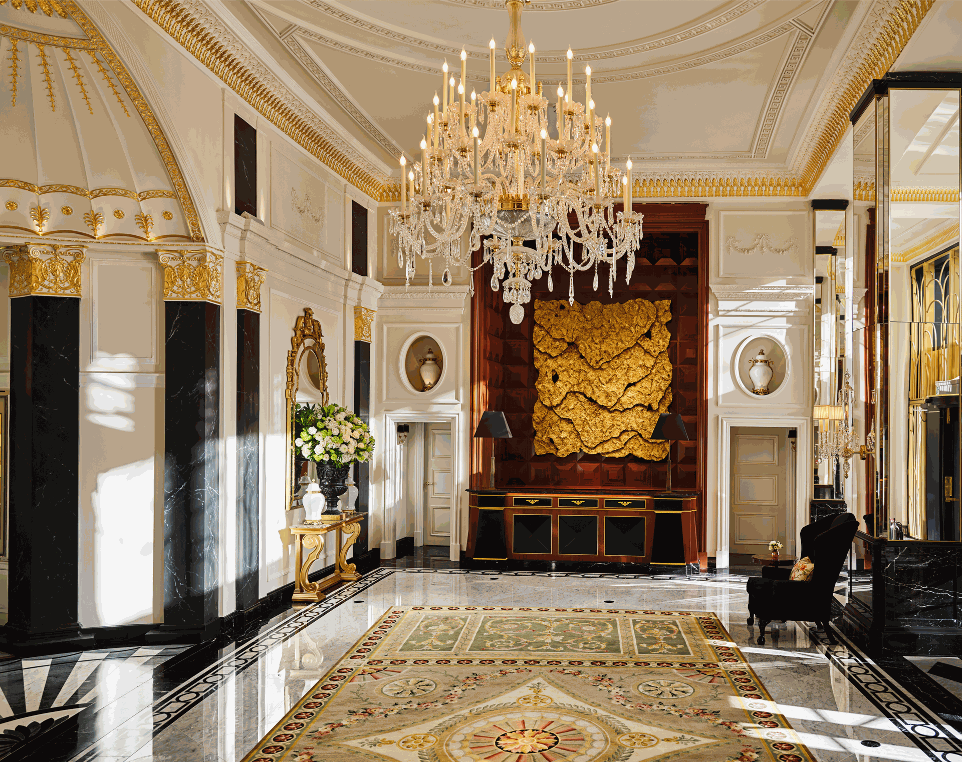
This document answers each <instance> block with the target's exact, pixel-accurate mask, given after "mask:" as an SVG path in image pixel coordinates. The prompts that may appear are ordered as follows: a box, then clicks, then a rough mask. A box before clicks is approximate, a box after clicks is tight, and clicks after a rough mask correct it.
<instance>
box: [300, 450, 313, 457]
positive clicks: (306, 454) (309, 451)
mask: <svg viewBox="0 0 962 762" xmlns="http://www.w3.org/2000/svg"><path fill="white" fill-rule="evenodd" d="M301 455H303V456H304V457H305V458H309V457H310V456H311V448H310V447H305V448H304V449H303V450H301Z"/></svg>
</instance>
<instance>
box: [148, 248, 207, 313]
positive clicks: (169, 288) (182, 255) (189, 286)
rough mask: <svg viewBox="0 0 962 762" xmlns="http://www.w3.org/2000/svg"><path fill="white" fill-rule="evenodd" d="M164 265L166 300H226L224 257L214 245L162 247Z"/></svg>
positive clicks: (161, 257)
mask: <svg viewBox="0 0 962 762" xmlns="http://www.w3.org/2000/svg"><path fill="white" fill-rule="evenodd" d="M157 255H158V257H159V258H160V264H161V265H163V267H164V301H166V302H211V303H213V304H221V303H222V301H223V296H224V294H223V287H222V284H223V274H224V258H223V257H222V256H221V255H220V254H218V253H217V252H214V251H211V250H210V249H199V250H193V251H158V252H157Z"/></svg>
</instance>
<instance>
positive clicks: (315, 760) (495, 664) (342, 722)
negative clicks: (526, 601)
mask: <svg viewBox="0 0 962 762" xmlns="http://www.w3.org/2000/svg"><path fill="white" fill-rule="evenodd" d="M771 706H772V704H771V702H770V697H769V695H768V694H767V693H766V691H765V689H764V687H763V686H762V685H761V683H760V681H759V680H758V678H757V676H756V675H755V674H754V673H753V672H752V670H751V668H750V667H749V666H748V664H747V663H746V661H745V659H744V658H743V657H742V655H741V653H740V652H739V651H738V649H737V648H735V647H734V646H733V645H732V643H731V639H730V637H729V636H728V634H727V633H726V632H725V630H724V628H723V627H722V626H721V624H720V623H719V621H718V620H717V618H715V616H714V615H712V614H707V613H685V612H657V611H628V610H620V611H614V610H598V609H548V608H540V609H531V608H507V607H471V606H468V607H458V606H444V607H440V606H435V607H422V606H415V607H394V608H391V609H389V610H388V611H387V612H385V614H384V615H383V616H382V617H381V618H380V620H379V621H378V622H377V623H376V624H375V625H374V626H373V627H372V628H371V629H370V630H369V631H368V632H367V634H366V635H365V636H364V637H363V638H361V640H359V641H358V642H357V643H356V644H355V646H354V647H353V648H351V649H350V650H349V651H348V652H347V654H346V655H345V656H344V657H343V658H342V659H341V660H340V661H339V662H338V663H337V664H336V665H335V666H334V667H333V668H332V669H331V671H330V672H328V673H327V675H326V676H325V677H324V678H323V679H322V680H321V681H320V682H318V683H317V684H316V685H315V686H314V688H313V689H311V691H310V692H309V693H308V694H307V695H306V696H304V698H302V699H301V700H300V701H299V702H297V703H296V704H295V705H294V706H293V708H292V709H291V711H290V712H288V714H287V715H286V716H285V717H284V718H283V720H281V722H280V723H278V724H277V725H276V726H275V728H274V729H273V731H272V732H271V733H269V734H268V735H267V737H265V738H264V739H263V740H262V741H261V742H260V743H259V744H258V745H257V746H256V747H255V748H254V749H253V750H252V751H251V752H250V753H249V754H248V755H247V757H245V761H246V762H278V761H279V760H281V759H284V760H296V761H297V762H321V760H331V759H337V760H339V762H349V761H351V760H368V761H370V760H372V759H373V760H376V759H382V760H396V761H397V762H640V761H641V760H657V759H668V758H673V759H681V758H684V759H685V760H692V761H693V762H754V761H755V760H770V761H771V762H810V761H811V760H812V756H811V755H810V754H809V752H808V751H807V749H806V748H805V747H804V746H802V745H801V744H800V743H799V742H798V739H797V737H796V735H795V733H794V731H793V730H792V729H791V727H790V726H789V724H788V722H787V721H786V720H785V718H783V717H782V716H780V715H778V714H775V713H773V712H772V711H770V710H771Z"/></svg>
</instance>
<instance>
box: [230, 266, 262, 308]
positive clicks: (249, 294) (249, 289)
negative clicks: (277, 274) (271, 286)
mask: <svg viewBox="0 0 962 762" xmlns="http://www.w3.org/2000/svg"><path fill="white" fill-rule="evenodd" d="M266 272H267V270H266V269H265V268H263V267H258V266H257V265H255V264H252V263H251V262H238V263H237V309H239V310H251V311H252V312H260V311H261V284H262V283H263V282H264V273H266Z"/></svg>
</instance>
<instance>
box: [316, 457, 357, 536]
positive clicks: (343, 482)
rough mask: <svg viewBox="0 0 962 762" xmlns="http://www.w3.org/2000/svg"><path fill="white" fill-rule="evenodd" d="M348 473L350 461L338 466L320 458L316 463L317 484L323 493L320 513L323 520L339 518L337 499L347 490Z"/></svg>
mask: <svg viewBox="0 0 962 762" xmlns="http://www.w3.org/2000/svg"><path fill="white" fill-rule="evenodd" d="M350 473H351V464H350V463H348V464H347V465H346V466H338V465H335V464H334V463H333V462H331V461H329V460H322V461H321V462H320V463H318V464H317V486H318V487H319V488H320V490H321V494H322V495H324V511H323V512H322V513H321V519H322V520H323V521H336V520H337V519H339V518H340V516H341V512H340V511H338V510H337V499H338V498H339V497H340V496H341V495H343V494H344V493H345V492H347V477H348V474H350Z"/></svg>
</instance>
